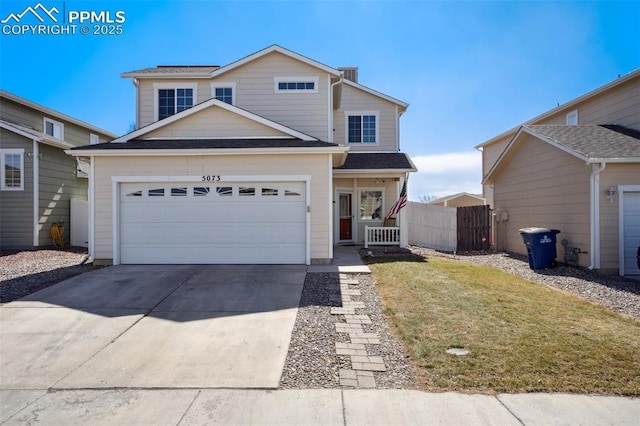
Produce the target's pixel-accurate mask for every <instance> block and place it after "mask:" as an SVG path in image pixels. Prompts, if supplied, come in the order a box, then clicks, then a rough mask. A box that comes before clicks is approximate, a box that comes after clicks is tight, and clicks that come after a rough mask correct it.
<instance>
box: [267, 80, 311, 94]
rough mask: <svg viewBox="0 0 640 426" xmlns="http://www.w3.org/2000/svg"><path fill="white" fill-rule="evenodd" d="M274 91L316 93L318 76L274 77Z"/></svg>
mask: <svg viewBox="0 0 640 426" xmlns="http://www.w3.org/2000/svg"><path fill="white" fill-rule="evenodd" d="M273 87H274V90H275V92H276V93H318V77H274V78H273Z"/></svg>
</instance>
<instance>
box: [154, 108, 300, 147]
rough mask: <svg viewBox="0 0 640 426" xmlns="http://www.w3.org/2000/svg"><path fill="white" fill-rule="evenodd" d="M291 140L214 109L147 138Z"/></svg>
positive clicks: (251, 122)
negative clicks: (283, 138) (272, 138)
mask: <svg viewBox="0 0 640 426" xmlns="http://www.w3.org/2000/svg"><path fill="white" fill-rule="evenodd" d="M213 136H215V137H217V138H221V137H222V138H224V137H229V138H238V137H239V138H249V137H267V136H269V137H271V136H273V137H289V135H286V134H284V133H282V132H280V131H278V130H275V129H273V128H271V127H268V126H265V125H264V124H260V123H257V122H255V121H253V120H250V119H248V118H245V117H242V116H239V115H238V114H234V113H232V112H229V111H227V110H224V109H222V108H219V107H216V106H212V107H209V108H207V109H205V110H202V111H199V112H197V113H195V114H193V115H190V116H188V117H185V118H183V119H182V120H178V121H176V122H175V123H172V124H170V125H168V126H164V127H161V128H160V129H158V130H155V131H153V132H151V133H148V134H146V135H144V138H145V139H151V138H203V137H213Z"/></svg>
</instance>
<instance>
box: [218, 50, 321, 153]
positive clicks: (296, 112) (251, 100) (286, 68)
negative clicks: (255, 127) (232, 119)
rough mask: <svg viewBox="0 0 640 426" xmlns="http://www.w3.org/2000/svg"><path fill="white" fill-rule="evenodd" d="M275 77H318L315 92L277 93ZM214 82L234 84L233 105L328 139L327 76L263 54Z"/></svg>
mask: <svg viewBox="0 0 640 426" xmlns="http://www.w3.org/2000/svg"><path fill="white" fill-rule="evenodd" d="M274 77H318V92H317V93H276V92H275V90H274V80H273V79H274ZM213 81H215V82H235V83H237V85H236V105H237V106H238V107H240V108H243V109H246V110H249V111H251V112H253V113H255V114H258V115H261V116H263V117H266V118H269V119H270V120H273V121H275V122H278V123H280V124H284V125H285V126H288V127H291V128H293V129H296V130H298V131H300V132H303V133H306V134H308V135H311V136H314V137H316V138H319V139H321V140H325V141H326V140H327V139H328V135H327V133H328V125H329V124H328V102H329V98H328V88H329V85H328V74H327V73H326V72H324V71H321V70H319V69H318V68H315V67H312V66H309V65H307V64H305V63H302V62H299V61H297V60H295V59H292V58H289V57H288V56H285V55H283V54H281V53H278V52H273V53H270V54H268V55H265V56H263V57H261V58H259V59H257V60H255V61H252V62H250V63H248V64H246V65H244V66H242V67H239V68H237V69H235V70H232V71H229V72H228V73H224V74H222V75H221V76H219V77H218V78H216V79H215V80H213Z"/></svg>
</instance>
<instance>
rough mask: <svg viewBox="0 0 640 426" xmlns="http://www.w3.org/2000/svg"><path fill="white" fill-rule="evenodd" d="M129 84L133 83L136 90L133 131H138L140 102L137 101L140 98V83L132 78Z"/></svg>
mask: <svg viewBox="0 0 640 426" xmlns="http://www.w3.org/2000/svg"><path fill="white" fill-rule="evenodd" d="M131 82H132V83H133V85H134V86H135V88H136V128H135V130H138V125H139V124H140V108H139V106H140V100H139V97H140V89H139V87H140V82H139V81H138V79H137V78H135V77H133V78H132V79H131Z"/></svg>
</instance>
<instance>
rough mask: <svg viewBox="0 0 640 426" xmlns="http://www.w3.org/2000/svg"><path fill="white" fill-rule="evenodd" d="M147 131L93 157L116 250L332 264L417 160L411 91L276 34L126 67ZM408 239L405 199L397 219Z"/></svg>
mask: <svg viewBox="0 0 640 426" xmlns="http://www.w3.org/2000/svg"><path fill="white" fill-rule="evenodd" d="M122 76H123V77H125V78H131V79H132V81H133V84H134V86H135V87H136V106H137V108H136V111H137V112H136V114H137V116H136V121H137V126H136V127H137V128H136V130H135V131H133V132H131V133H129V134H127V135H124V136H122V137H119V138H117V139H115V140H113V141H111V142H109V143H105V144H99V145H95V146H85V147H81V148H75V149H72V150H69V151H67V152H68V153H70V154H71V155H74V156H76V157H89V158H90V159H91V164H92V168H91V171H90V175H91V176H90V180H89V182H90V187H91V191H90V193H91V194H94V196H93V197H92V198H91V200H90V206H91V215H90V229H91V230H90V252H91V253H92V255H93V256H94V258H95V259H96V261H98V262H105V263H114V264H120V263H146V264H155V263H283V264H310V263H327V262H329V261H330V260H331V259H332V257H333V245H334V244H336V243H358V242H362V241H363V238H364V231H365V226H366V225H370V226H377V227H382V226H383V225H384V219H385V215H386V213H387V211H388V210H389V209H390V208H391V206H392V205H393V204H394V202H395V201H396V200H397V199H398V196H399V194H400V191H401V188H402V186H403V183H404V181H405V179H406V177H407V174H408V173H409V172H413V171H415V170H416V169H415V167H414V165H413V164H412V162H411V160H410V159H409V157H408V156H407V155H405V154H403V153H401V152H400V151H399V125H400V116H401V115H402V114H403V113H404V112H405V110H406V109H407V106H408V105H407V104H406V103H405V102H402V101H399V100H397V99H395V98H392V97H390V96H387V95H384V94H382V93H379V92H377V91H374V90H372V89H370V88H368V87H366V86H363V85H361V84H360V83H358V81H357V69H356V68H353V67H350V68H344V69H336V68H331V67H329V66H327V65H324V64H321V63H319V62H317V61H314V60H312V59H309V58H307V57H305V56H302V55H299V54H297V53H295V52H292V51H289V50H287V49H284V48H282V47H280V46H277V45H274V46H271V47H268V48H266V49H264V50H261V51H259V52H257V53H254V54H252V55H249V56H247V57H245V58H243V59H240V60H238V61H236V62H233V63H231V64H229V65H226V66H222V67H218V66H158V67H156V68H147V69H142V70H137V71H131V72H126V73H124V74H122ZM397 219H398V220H397V222H398V223H399V225H400V232H399V233H400V234H401V235H402V236H403V238H402V241H401V244H404V243H405V241H406V237H404V235H405V233H404V232H402V231H406V230H404V229H403V228H402V212H401V213H400V215H399V218H397Z"/></svg>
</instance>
